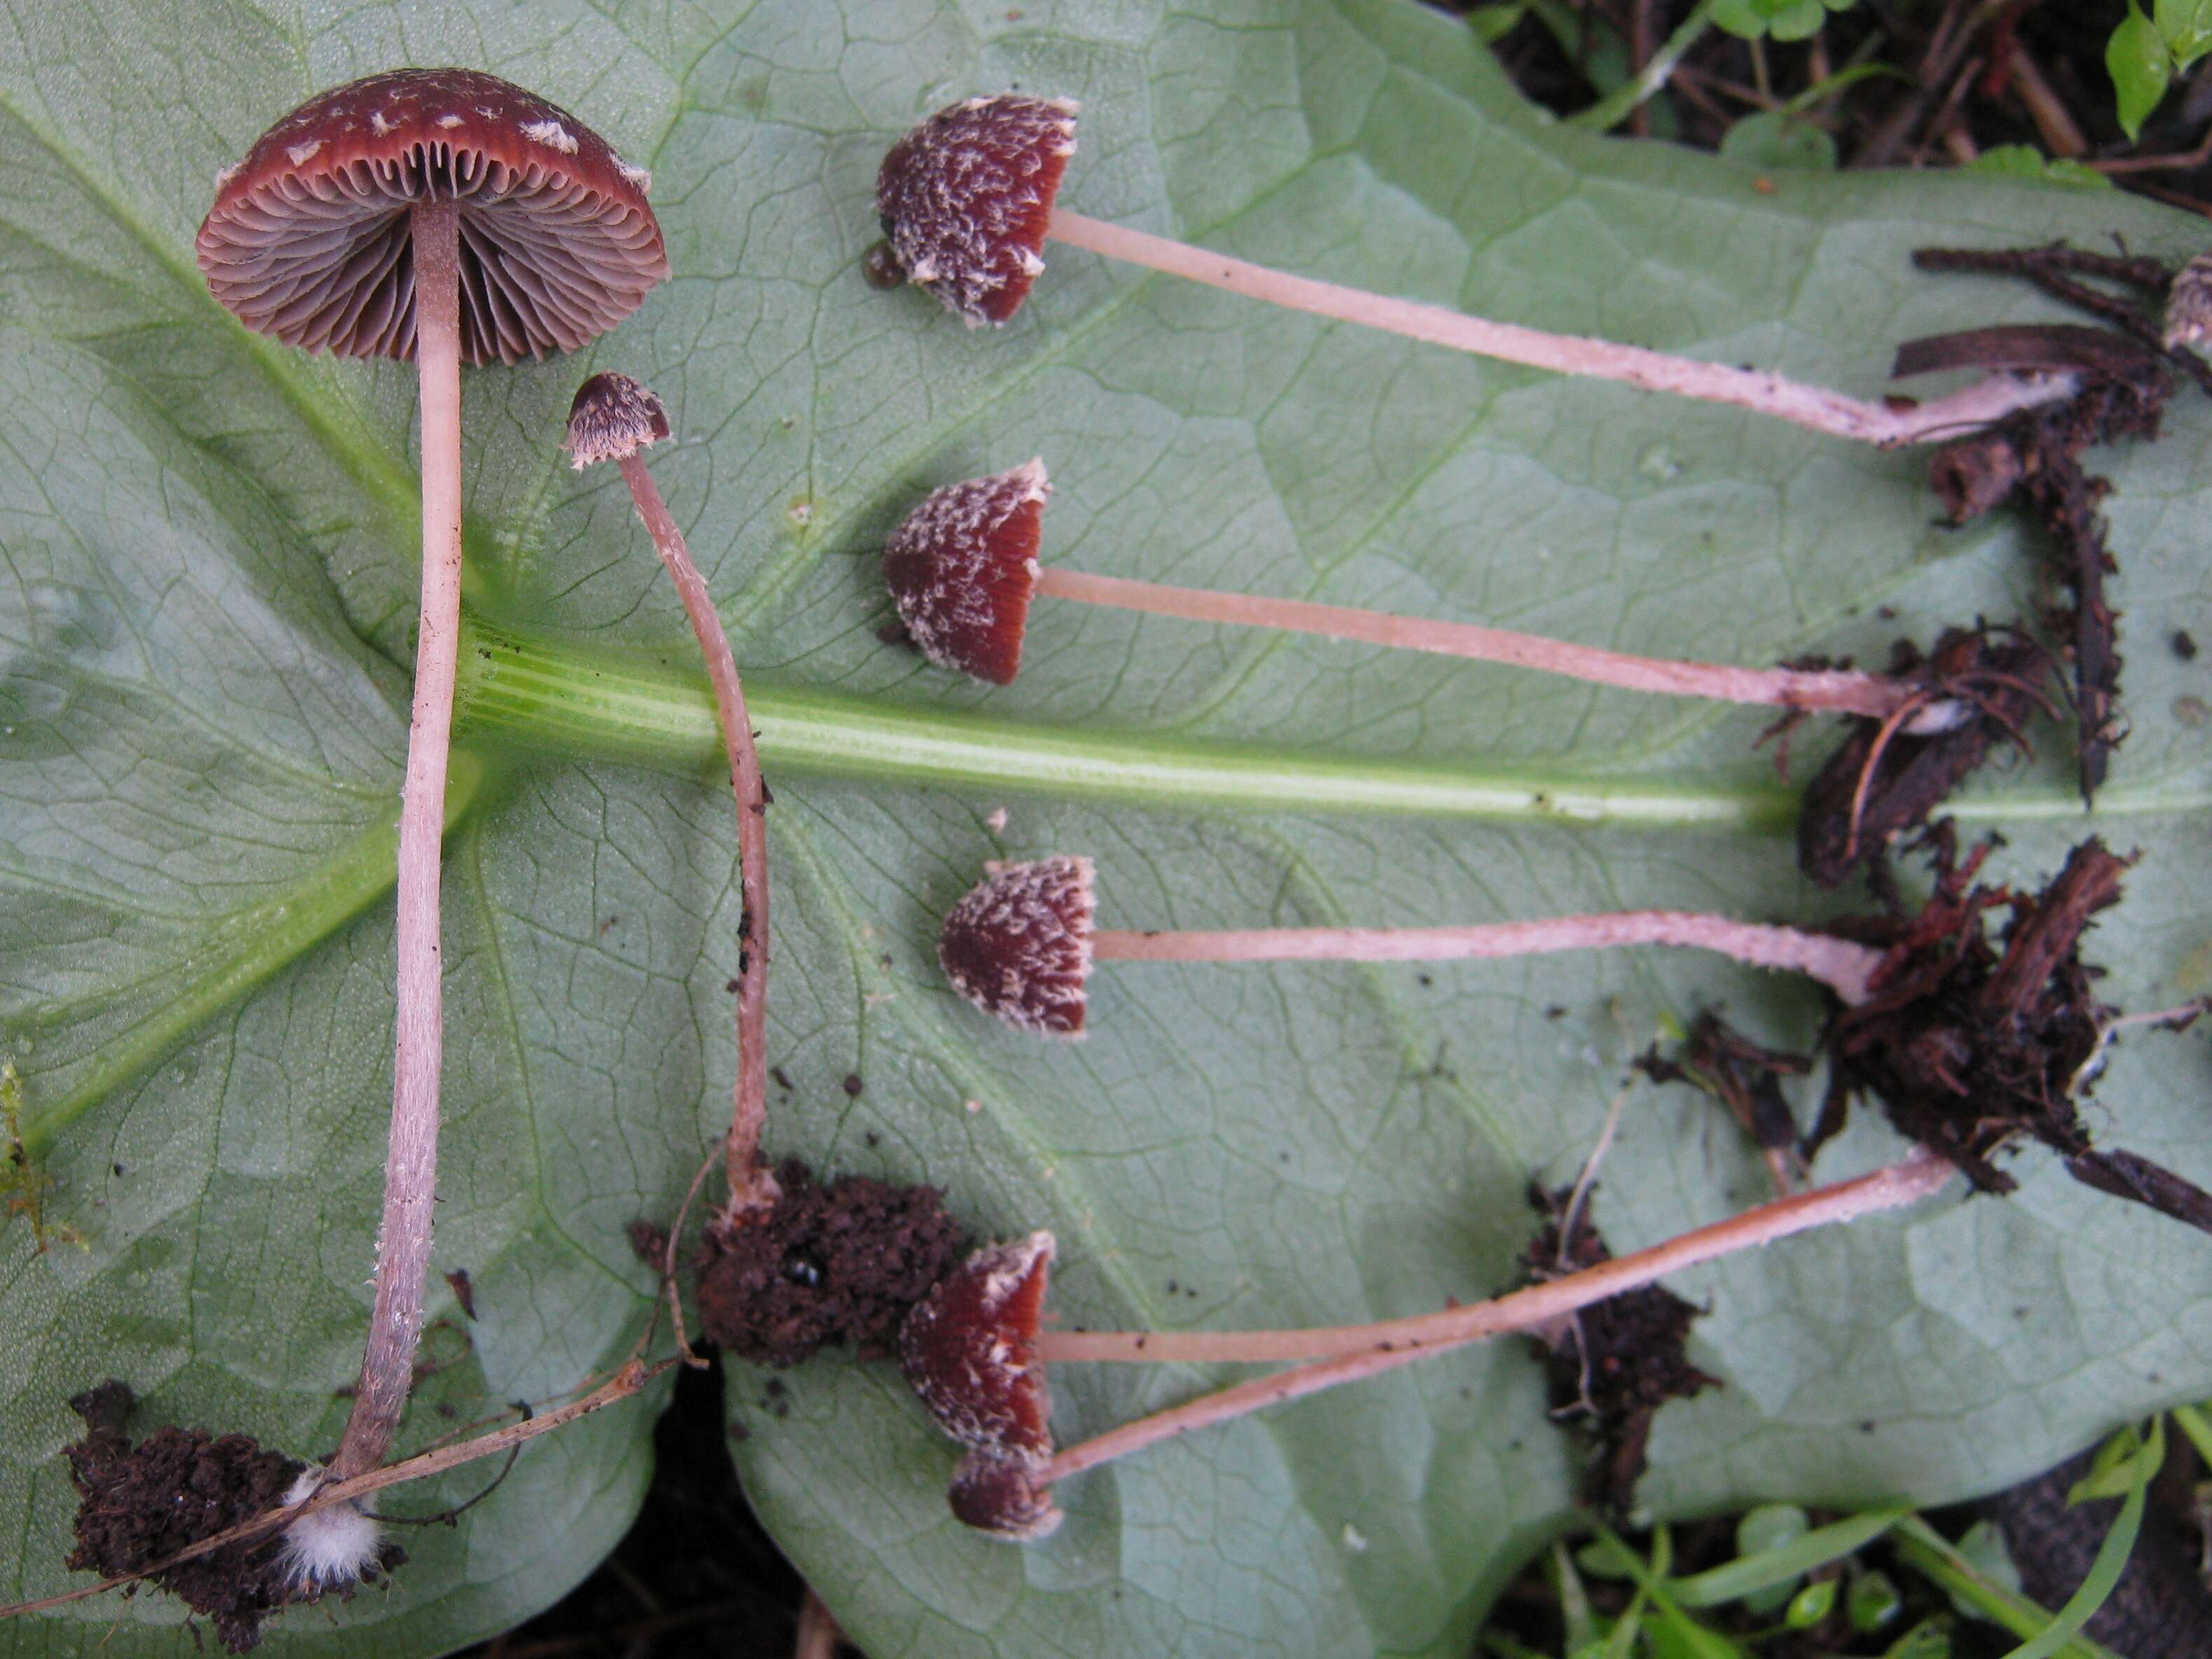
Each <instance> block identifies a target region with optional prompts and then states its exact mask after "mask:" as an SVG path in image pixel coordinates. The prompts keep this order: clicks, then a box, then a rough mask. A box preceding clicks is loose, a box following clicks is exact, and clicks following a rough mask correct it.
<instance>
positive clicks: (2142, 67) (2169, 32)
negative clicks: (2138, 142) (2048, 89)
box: [2105, 0, 2212, 138]
mask: <svg viewBox="0 0 2212 1659" xmlns="http://www.w3.org/2000/svg"><path fill="white" fill-rule="evenodd" d="M2206 52H2212V0H2155V3H2154V5H2153V7H2152V9H2150V10H2149V11H2148V12H2146V11H2145V10H2144V9H2142V5H2141V4H2140V3H2138V0H2128V15H2126V16H2125V17H2124V18H2122V19H2121V20H2120V25H2119V27H2118V28H2116V29H2114V30H2113V31H2112V39H2111V40H2107V41H2106V43H2105V68H2106V72H2107V73H2109V74H2110V75H2111V76H2112V94H2113V96H2114V97H2115V99H2117V100H2118V106H2119V117H2120V125H2121V126H2123V127H2124V128H2125V129H2126V130H2127V135H2128V137H2130V138H2134V137H2136V136H2137V135H2138V134H2140V133H2141V132H2142V124H2143V123H2144V122H2145V121H2146V120H2148V119H2149V118H2150V113H2151V112H2152V111H2153V110H2154V109H2156V108H2157V107H2158V106H2159V103H2160V100H2162V99H2164V98H2165V96H2166V88H2167V86H2168V85H2169V84H2171V82H2172V80H2173V77H2174V76H2177V75H2180V74H2182V73H2184V72H2185V71H2186V70H2188V69H2189V68H2190V67H2191V65H2192V64H2195V63H2196V62H2197V59H2198V58H2202V57H2203V56H2204V54H2205V53H2206Z"/></svg>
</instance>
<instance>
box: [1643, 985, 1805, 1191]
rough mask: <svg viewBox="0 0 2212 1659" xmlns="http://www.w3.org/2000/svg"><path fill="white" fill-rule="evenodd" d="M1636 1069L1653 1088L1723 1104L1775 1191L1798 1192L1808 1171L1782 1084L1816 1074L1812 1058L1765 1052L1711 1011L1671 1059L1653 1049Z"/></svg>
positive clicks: (1782, 1051)
mask: <svg viewBox="0 0 2212 1659" xmlns="http://www.w3.org/2000/svg"><path fill="white" fill-rule="evenodd" d="M1636 1066H1637V1068H1638V1070H1639V1071H1641V1072H1643V1073H1644V1075H1645V1076H1646V1077H1649V1078H1650V1079H1651V1080H1652V1081H1653V1082H1654V1083H1687V1084H1690V1085H1692V1086H1693V1087H1696V1088H1699V1089H1702V1090H1704V1091H1705V1092H1706V1093H1707V1094H1709V1095H1711V1096H1712V1097H1713V1098H1714V1099H1716V1100H1717V1101H1719V1102H1720V1103H1721V1104H1722V1105H1723V1106H1725V1107H1726V1108H1727V1109H1728V1110H1729V1115H1730V1116H1731V1117H1733V1118H1735V1121H1737V1122H1738V1123H1739V1124H1741V1126H1742V1127H1743V1132H1744V1133H1746V1134H1747V1135H1749V1136H1750V1137H1751V1139H1752V1141H1753V1144H1754V1145H1755V1146H1758V1148H1759V1152H1760V1153H1761V1155H1762V1156H1763V1157H1764V1158H1765V1160H1766V1165H1767V1168H1768V1170H1770V1171H1771V1173H1772V1175H1773V1176H1774V1186H1775V1190H1776V1191H1777V1192H1778V1193H1780V1194H1783V1195H1784V1196H1787V1195H1788V1194H1790V1192H1791V1191H1793V1190H1794V1189H1795V1188H1796V1183H1797V1182H1798V1180H1799V1179H1801V1178H1802V1176H1803V1175H1804V1173H1805V1170H1804V1164H1803V1161H1802V1158H1800V1157H1799V1156H1798V1152H1797V1140H1798V1135H1797V1120H1796V1115H1795V1114H1794V1113H1792V1112H1791V1110H1790V1102H1789V1101H1788V1099H1787V1098H1785V1097H1784V1095H1783V1092H1782V1079H1784V1078H1785V1077H1802V1076H1804V1075H1805V1074H1806V1073H1808V1071H1810V1070H1811V1069H1812V1066H1813V1060H1812V1056H1811V1055H1809V1054H1790V1053H1787V1052H1785V1051H1784V1050H1781V1049H1776V1048H1765V1047H1762V1046H1761V1045H1760V1044H1759V1043H1756V1042H1753V1041H1752V1040H1751V1039H1750V1038H1749V1037H1747V1036H1744V1035H1743V1034H1742V1033H1741V1032H1740V1031H1737V1030H1735V1029H1734V1028H1733V1027H1731V1026H1730V1025H1729V1024H1728V1022H1727V1021H1725V1020H1723V1018H1721V1017H1720V1016H1719V1015H1718V1014H1717V1013H1714V1012H1711V1011H1710V1010H1709V1011H1707V1012H1705V1013H1703V1014H1700V1015H1699V1017H1698V1022H1697V1024H1694V1025H1692V1027H1691V1028H1690V1035H1689V1037H1688V1039H1687V1040H1686V1042H1684V1043H1683V1045H1682V1047H1681V1049H1680V1052H1679V1053H1678V1054H1676V1055H1675V1056H1674V1058H1673V1059H1671V1060H1670V1059H1668V1058H1665V1057H1663V1056H1662V1055H1661V1054H1660V1053H1659V1049H1658V1047H1657V1045H1656V1044H1654V1045H1653V1046H1652V1048H1650V1050H1649V1051H1647V1052H1646V1053H1645V1054H1643V1055H1641V1056H1640V1057H1639V1058H1638V1060H1637V1061H1636Z"/></svg>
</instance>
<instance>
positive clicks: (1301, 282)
mask: <svg viewBox="0 0 2212 1659" xmlns="http://www.w3.org/2000/svg"><path fill="white" fill-rule="evenodd" d="M1046 234H1047V235H1048V236H1049V237H1050V238H1051V239H1052V240H1054V241H1058V242H1064V243H1066V245H1067V246H1070V247H1079V248H1083V249H1085V250H1087V251H1088V252H1092V253H1098V254H1103V255H1104V256H1105V257H1106V258H1109V259H1122V260H1127V262H1129V263H1130V264H1139V265H1144V266H1146V267H1148V268H1149V269H1151V270H1158V271H1164V272H1166V273H1167V274H1169V275H1170V276H1182V277H1185V278H1187V279H1188V280H1189V281H1191V282H1194V283H1206V285H1208V286H1209V287H1212V288H1220V289H1228V290H1229V291H1230V292H1231V293H1232V294H1242V295H1246V296H1247V297H1248V298H1250V299H1255V300H1262V301H1267V303H1269V304H1271V305H1278V306H1285V307H1289V308H1290V309H1291V310H1294V311H1304V312H1310V313H1313V314H1314V315H1315V316H1317V317H1328V318H1331V319H1335V320H1336V321H1339V322H1346V323H1358V324H1359V325H1363V326H1364V327H1368V328H1377V329H1383V330H1384V331H1388V332H1389V333H1392V334H1402V335H1404V336H1406V337H1408V338H1410V339H1415V340H1425V341H1427V342H1429V343H1431V344H1433V345H1441V346H1449V347H1450V348H1452V349H1454V350H1457V351H1467V352H1472V353H1474V354H1475V355H1476V356H1483V357H1495V358H1498V359H1499V360H1501V361H1503V362H1509V363H1522V364H1525V365H1526V366H1528V368H1547V369H1551V370H1553V371H1555V372H1556V373H1559V374H1579V375H1585V376H1589V377H1593V378H1595V379H1598V380H1619V381H1621V382H1624V383H1625V384H1626V385H1629V386H1639V387H1641V388H1643V389H1644V391H1646V392H1672V393H1674V395H1675V396H1677V397H1681V398H1697V399H1699V400H1701V401H1703V402H1705V403H1715V404H1735V406H1736V407H1738V408H1740V409H1748V410H1755V411H1757V412H1758V413H1759V414H1762V415H1771V416H1774V417H1776V418H1777V419H1778V420H1784V421H1788V422H1791V423H1792V424H1794V425H1796V426H1802V427H1808V428H1811V429H1812V430H1814V431H1815V432H1826V433H1830V434H1832V435H1835V436H1837V437H1842V438H1852V439H1856V440H1857V441H1860V442H1862V443H1870V444H1875V445H1879V446H1881V447H1883V448H1886V449H1887V448H1893V447H1896V446H1899V445H1901V444H1911V443H1921V442H1924V441H1929V440H1933V439H1937V438H1944V437H1949V436H1954V435H1957V434H1959V433H1960V432H1966V431H1970V430H1972V429H1973V428H1978V427H1983V426H1987V425H1988V424H1989V423H1990V422H1992V421H1996V420H2001V419H2002V418H2003V417H2004V416H2007V415H2009V414H2012V413H2014V412H2015V410H2022V409H2029V408H2033V407H2035V406H2036V405H2038V404H2045V403H2050V402H2052V401H2054V400H2056V399H2057V398H2063V397H2067V396H2069V395H2071V393H2072V392H2073V391H2074V390H2075V380H2074V377H2073V376H2071V375H2068V374H2049V375H2033V376H2012V375H1992V376H1990V378H1988V379H1986V380H1980V381H1978V382H1977V383H1975V384H1974V385H1972V386H1968V387H1966V389H1965V390H1964V391H1961V392H1954V393H1953V394H1952V395H1951V396H1949V397H1947V398H1936V399H1935V400H1933V401H1932V402H1929V403H1923V404H1902V402H1901V400H1900V405H1899V406H1895V407H1893V406H1892V405H1890V404H1886V403H1868V402H1865V401H1863V400H1862V399H1860V398H1850V397H1846V396H1844V394H1843V393H1842V392H1831V391H1828V390H1827V389H1826V388H1825V387H1821V386H1804V385H1801V384H1800V383H1798V382H1797V381H1795V380H1785V379H1784V377H1783V376H1781V375H1779V374H1762V373H1760V372H1759V371H1758V370H1756V369H1747V368H1732V367H1730V366H1729V365H1728V364H1726V363H1708V362H1695V361H1693V360H1691V359H1688V358H1683V357H1674V356H1668V355H1667V354H1666V353H1665V352H1660V351H1650V350H1646V349H1644V348H1643V347H1641V346H1627V345H1616V344H1614V343H1612V342H1611V341H1608V340H1594V339H1590V338H1588V337H1584V336H1581V335H1575V334H1552V333H1547V332H1546V331H1543V330H1541V329H1534V328H1523V327H1522V326H1520V325H1518V324H1514V323H1494V322H1490V321H1487V320H1486V319H1483V318H1480V317H1471V316H1468V315H1467V314H1466V313H1462V312H1457V311H1449V310H1447V309H1445V308H1444V307H1442V306H1432V305H1422V304H1419V303H1418V302H1417V301H1410V300H1394V299H1390V298H1388V297H1386V296H1384V295H1376V294H1367V293H1364V292H1362V291H1361V290H1360V289H1352V288H1343V287H1340V286H1339V285H1338V284H1336V283H1323V282H1317V281H1316V280H1315V279H1314V278H1312V277H1310V276H1292V275H1291V274H1290V273H1289V272H1288V271H1281V270H1271V269H1270V268H1268V267H1267V266H1266V265H1255V264H1250V263H1249V261H1246V260H1243V259H1237V258H1231V256H1229V255H1228V254H1225V253H1216V252H1211V251H1210V250H1208V249H1206V248H1198V247H1192V246H1189V245H1188V244H1187V243H1183V242H1177V241H1173V240H1170V239H1169V238H1167V237H1164V236H1152V235H1147V234H1146V233H1145V232H1143V231H1140V230H1129V229H1126V228H1123V227H1121V226H1120V225H1112V224H1108V223H1106V222H1103V220H1098V219H1092V218H1089V217H1086V216H1084V215H1082V214H1079V213H1070V212H1068V211H1067V210H1065V209H1062V208H1055V209H1054V211H1053V215H1052V221H1051V223H1050V226H1049V227H1048V229H1047V231H1046Z"/></svg>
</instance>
